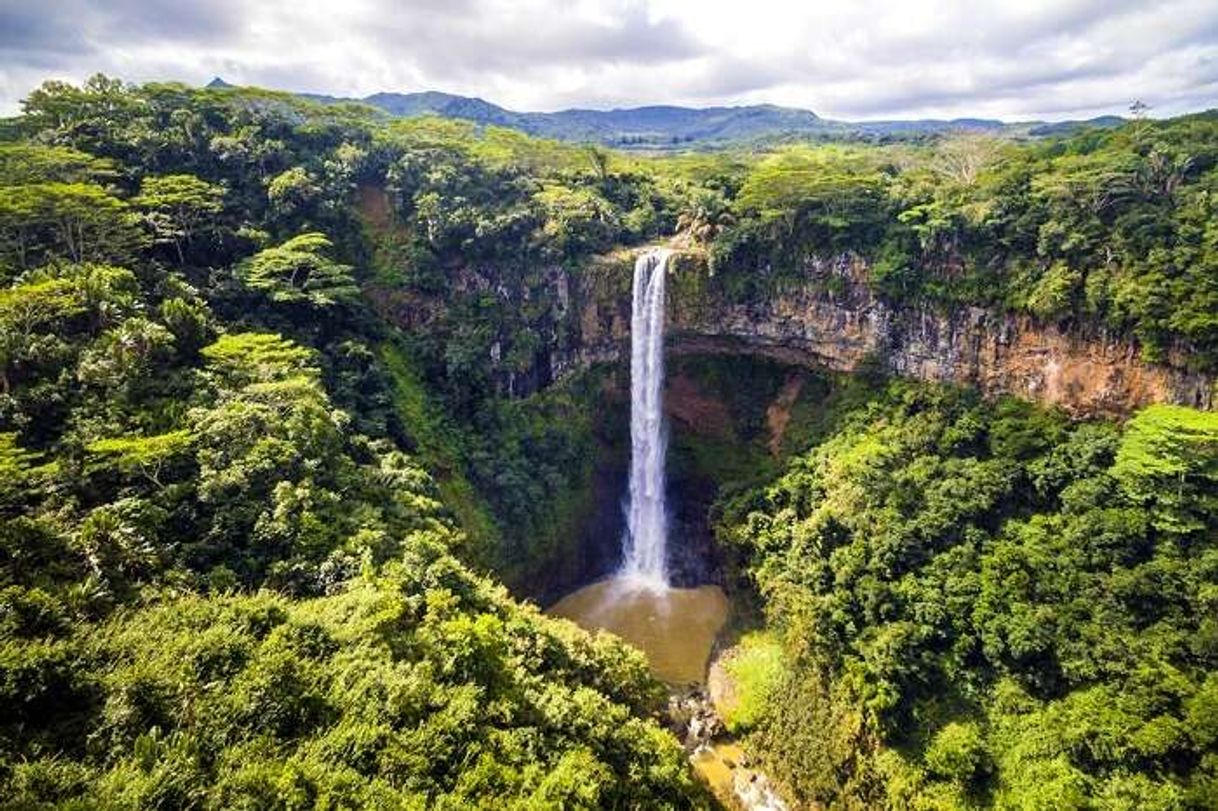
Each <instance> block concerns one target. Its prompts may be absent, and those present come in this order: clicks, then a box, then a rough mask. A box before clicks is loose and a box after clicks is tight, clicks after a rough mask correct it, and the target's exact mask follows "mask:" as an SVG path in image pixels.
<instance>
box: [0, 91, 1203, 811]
mask: <svg viewBox="0 0 1218 811" xmlns="http://www.w3.org/2000/svg"><path fill="white" fill-rule="evenodd" d="M0 123H2V126H0V192H2V193H0V797H3V798H4V799H3V801H2V802H0V804H3V805H6V806H8V805H11V806H12V807H15V808H82V807H90V808H92V807H99V808H153V807H163V808H195V807H205V808H212V807H214V808H262V807H276V806H279V805H286V806H290V807H295V808H331V807H353V808H407V809H416V808H486V807H495V808H498V807H503V808H577V809H578V808H582V809H597V808H682V809H683V808H707V807H713V800H712V799H711V798H710V797H709V796H708V795H707V792H706V789H705V787H704V786H703V785H702V784H701V782H700V781H699V779H698V776H697V775H696V774H695V772H694V771H693V770H692V769H691V767H690V763H689V757H688V756H689V752H688V751H687V746H690V745H691V743H692V742H693V741H691V739H699V736H701V737H702V738H705V737H712V738H713V737H714V736H715V735H719V734H722V735H726V736H730V737H731V738H732V739H734V740H736V741H738V742H739V743H740V744H741V748H740V749H731V750H729V751H727V752H725V753H724V754H723V757H720V758H712V759H711V762H710V763H709V766H710V767H712V768H713V770H714V771H716V772H718V773H720V774H722V773H723V772H724V771H725V770H729V771H730V770H731V769H732V767H730V766H729V765H728V764H727V760H732V761H733V762H734V763H736V765H740V764H739V762H738V761H740V760H742V759H743V758H744V757H747V758H748V760H749V761H750V762H749V766H748V769H749V770H750V771H751V772H752V771H756V770H760V771H761V772H764V773H765V774H766V775H767V776H768V777H769V778H770V779H771V780H772V783H773V786H774V787H775V788H776V790H777V791H778V792H779V793H781V794H782V795H783V797H784V799H785V800H786V801H787V805H788V807H790V808H892V809H899V808H900V809H903V808H925V809H936V811H948V810H949V809H950V811H963V810H965V809H969V810H972V809H988V808H995V809H1004V811H1005V810H1006V809H1020V811H1024V810H1025V809H1026V810H1027V811H1034V810H1038V809H1046V808H1053V809H1057V808H1065V809H1075V810H1076V811H1099V810H1100V809H1103V811H1116V809H1130V808H1138V809H1156V810H1158V809H1162V810H1163V811H1175V809H1187V811H1202V809H1205V810H1208V809H1210V808H1214V807H1218V715H1216V714H1215V712H1214V707H1218V622H1216V621H1215V619H1214V618H1215V616H1216V615H1215V610H1216V607H1218V602H1216V597H1215V595H1216V594H1218V590H1216V589H1218V547H1216V545H1215V539H1218V501H1216V500H1215V495H1214V494H1215V493H1218V414H1216V412H1215V411H1214V409H1213V407H1214V383H1215V374H1216V372H1218V318H1216V317H1215V313H1218V282H1216V280H1218V225H1216V223H1218V217H1216V216H1215V213H1216V212H1215V204H1216V203H1215V201H1218V195H1215V191H1214V190H1215V189H1218V115H1216V114H1214V113H1202V114H1197V115H1189V116H1182V117H1179V118H1176V119H1170V120H1162V121H1159V120H1138V121H1133V122H1129V123H1128V124H1124V125H1121V126H1118V127H1114V128H1111V129H1103V130H1084V131H1080V132H1070V133H1064V134H1058V135H1052V134H1050V135H1047V136H1046V137H1045V138H1044V139H1023V138H1022V136H1020V137H1018V138H1011V139H1006V138H1004V137H991V136H978V135H976V134H975V133H974V134H968V135H960V134H955V133H945V134H936V135H934V136H926V137H924V138H921V137H920V138H919V139H913V140H901V141H898V142H892V141H888V140H885V141H883V142H878V143H873V142H871V141H859V140H849V141H844V142H834V143H822V142H819V141H812V142H804V141H800V140H798V139H797V140H794V141H792V142H790V143H785V142H784V143H776V144H772V145H757V147H756V148H755V149H753V148H750V149H741V150H739V151H722V152H713V153H695V152H690V153H681V152H665V154H658V155H652V154H644V153H631V154H623V153H618V152H611V151H608V150H602V149H601V148H600V147H593V146H586V145H572V144H564V143H559V142H552V141H541V140H537V139H534V138H531V137H529V136H527V135H524V134H522V133H519V132H514V131H510V130H505V129H501V128H496V127H490V126H488V127H484V128H479V127H476V126H474V125H472V124H469V123H468V122H462V121H454V120H450V119H443V118H435V117H424V118H409V119H389V118H388V117H386V116H384V115H381V114H379V113H377V112H376V111H374V110H370V109H367V108H363V107H351V106H347V105H318V104H313V103H310V102H307V101H304V100H301V99H300V98H298V97H295V96H290V95H287V94H277V93H273V92H268V91H261V90H257V89H242V88H226V87H219V88H211V89H195V88H189V87H185V86H181V85H175V84H162V83H153V84H148V85H144V86H135V85H128V84H125V83H123V82H120V81H117V80H111V79H108V78H107V77H104V76H99V77H94V78H93V79H90V80H89V81H88V82H86V83H84V84H83V85H81V86H73V85H70V84H67V83H63V82H48V83H47V84H46V85H44V86H43V87H41V88H39V89H38V90H37V91H35V92H33V93H32V94H31V95H30V98H29V99H28V100H27V102H26V104H25V105H24V107H23V108H22V113H21V114H20V115H18V116H15V117H13V118H11V119H5V120H4V121H3V122H0ZM645 246H659V247H658V248H656V247H645ZM542 606H548V607H549V608H550V611H549V613H547V612H546V611H543V610H542ZM555 614H557V615H561V616H554V615H555ZM564 616H569V617H575V618H576V619H578V620H579V624H582V625H584V626H585V627H590V628H603V627H612V628H617V629H618V630H620V631H621V634H620V635H618V634H612V633H588V632H587V631H586V630H584V629H581V628H580V627H579V625H577V624H576V623H573V622H568V621H566V620H565V619H563V618H562V617H564ZM622 637H626V638H628V639H633V640H634V641H635V642H636V643H637V644H635V645H632V644H629V643H628V642H627V641H624V640H623V638H622ZM640 648H642V649H646V650H648V652H649V653H650V657H647V656H644V654H643V652H641V651H640ZM708 651H710V652H711V655H710V656H709V657H708ZM708 658H709V660H710V664H711V667H710V669H709V673H708ZM704 680H705V681H706V685H705V687H704V686H703V684H702V683H703V682H704ZM674 691H675V692H676V701H675V704H676V706H675V709H674V704H673V702H672V701H670V698H671V697H672V695H673V693H674ZM704 692H705V693H707V694H710V695H711V698H712V699H713V703H714V706H715V710H714V713H711V712H710V711H709V709H708V708H707V705H706V702H705V700H704V695H703V693H704ZM674 718H676V719H677V720H676V721H674V720H673V719H674ZM712 718H717V719H718V720H719V721H721V726H719V725H718V724H717V723H710V719H712ZM695 727H696V728H697V729H696V731H697V732H698V733H699V735H694V734H692V733H693V732H694V731H695V729H694V728H695ZM674 728H675V732H677V733H678V734H674ZM698 742H699V743H705V740H700V741H698ZM706 765H707V764H706V763H704V764H703V766H706ZM733 780H734V778H733ZM755 783H756V781H750V784H751V785H754V786H755ZM758 793H764V792H758ZM737 794H739V792H737Z"/></svg>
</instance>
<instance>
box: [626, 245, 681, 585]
mask: <svg viewBox="0 0 1218 811" xmlns="http://www.w3.org/2000/svg"><path fill="white" fill-rule="evenodd" d="M671 253H672V252H671V251H669V250H667V249H665V248H660V249H657V250H654V251H649V252H648V253H645V254H643V255H642V256H640V257H639V258H638V261H636V262H635V263H634V298H633V301H632V311H631V318H630V489H629V493H628V499H629V500H628V501H627V503H626V535H625V537H624V538H623V540H622V547H623V551H624V559H623V561H622V572H621V573H622V575H624V576H625V577H626V578H628V579H630V580H636V581H640V582H642V583H644V584H647V585H652V586H666V585H667V584H668V578H667V574H666V573H665V564H664V556H665V552H666V545H667V538H668V516H667V514H666V512H665V505H664V462H665V454H666V450H667V436H666V435H665V430H664V428H665V426H664V403H663V389H664V277H665V276H666V275H667V269H668V258H669V256H670V255H671Z"/></svg>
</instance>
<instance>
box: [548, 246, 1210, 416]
mask: <svg viewBox="0 0 1218 811" xmlns="http://www.w3.org/2000/svg"><path fill="white" fill-rule="evenodd" d="M606 272H609V271H608V270H607V269H605V268H601V269H600V273H598V274H590V275H587V276H583V277H581V279H580V283H579V284H578V285H577V287H578V288H579V289H578V290H577V295H575V296H573V298H575V299H576V300H577V305H578V307H579V311H578V339H577V341H575V342H574V344H573V345H572V346H570V347H569V348H568V349H567V350H565V351H559V352H557V353H555V355H554V356H553V358H552V366H553V367H554V370H555V372H556V373H557V374H561V373H562V372H563V371H565V369H566V368H568V367H570V366H571V365H584V364H587V363H593V362H598V361H610V360H619V359H622V358H624V357H625V355H624V346H625V342H626V340H627V338H628V332H629V325H630V301H629V296H630V292H629V269H628V268H624V267H619V268H618V269H617V271H616V272H617V273H618V274H619V275H620V276H622V277H623V278H624V280H625V283H624V284H623V283H620V282H619V283H613V282H612V281H607V280H606V278H605V277H604V276H603V274H604V273H606ZM866 277H867V268H866V266H865V265H864V264H863V263H862V261H861V260H859V259H858V258H856V257H848V256H843V257H838V258H836V259H833V260H815V261H812V262H810V263H809V264H808V266H807V267H806V269H805V274H804V277H803V280H802V281H800V282H799V283H794V284H787V285H785V286H784V287H783V288H782V289H781V290H780V291H778V292H770V293H767V294H765V295H760V296H754V297H749V298H751V299H755V300H749V301H743V300H741V299H743V298H744V297H742V296H733V295H730V294H728V293H727V292H726V291H725V290H723V289H721V288H720V287H717V286H716V284H715V280H714V279H709V280H708V279H707V278H706V275H705V271H704V270H703V269H701V268H689V267H683V266H682V262H680V261H678V262H677V263H676V267H675V269H674V271H673V276H672V278H671V281H670V288H669V289H670V292H669V295H668V316H669V336H670V337H669V347H670V352H674V353H748V354H753V355H760V356H764V357H769V358H773V359H775V360H779V361H782V362H785V363H790V364H794V365H800V366H810V367H818V368H827V369H830V370H834V371H840V372H851V371H855V370H857V369H858V368H859V367H860V364H863V363H874V364H878V365H879V366H880V367H881V368H883V369H885V370H887V371H888V372H890V373H893V374H896V375H902V376H907V377H912V378H918V379H922V380H928V381H939V382H953V383H960V384H965V385H970V386H975V387H977V388H978V389H979V390H980V391H981V392H982V393H983V394H985V395H986V396H996V395H1000V394H1011V395H1015V396H1018V397H1021V398H1024V399H1029V400H1035V401H1039V402H1041V403H1045V404H1054V405H1060V406H1062V407H1063V408H1065V409H1066V410H1068V411H1069V412H1071V413H1073V414H1076V415H1080V416H1083V415H1092V414H1108V415H1123V414H1127V413H1128V412H1130V411H1132V410H1134V409H1136V408H1138V407H1140V406H1143V405H1146V404H1148V403H1154V402H1171V403H1181V404H1185V405H1191V406H1195V407H1200V408H1211V407H1212V406H1213V402H1212V400H1213V389H1214V379H1213V378H1212V377H1211V376H1208V375H1201V374H1196V373H1191V372H1188V371H1186V370H1185V369H1184V368H1183V360H1184V359H1183V358H1181V357H1172V358H1169V360H1168V362H1166V363H1162V364H1149V363H1146V362H1144V361H1142V360H1141V359H1140V357H1139V352H1138V348H1137V347H1136V346H1135V345H1134V344H1132V343H1130V342H1129V341H1125V340H1115V339H1111V338H1107V337H1105V336H1103V335H1086V334H1083V333H1081V332H1077V331H1067V330H1063V329H1060V328H1058V327H1056V326H1052V325H1043V324H1037V323H1034V322H1033V321H1032V320H1031V319H1029V318H1027V317H1023V316H1013V315H996V314H994V313H992V312H989V311H987V310H982V309H977V308H968V309H963V310H960V311H957V312H953V313H950V314H948V313H941V312H936V311H933V310H930V309H923V308H895V307H892V306H890V305H888V304H887V303H885V302H884V301H882V300H880V299H879V298H877V297H876V296H875V295H874V294H873V293H872V292H871V290H870V289H869V287H868V285H867V284H866Z"/></svg>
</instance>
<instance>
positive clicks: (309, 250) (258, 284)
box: [238, 233, 359, 309]
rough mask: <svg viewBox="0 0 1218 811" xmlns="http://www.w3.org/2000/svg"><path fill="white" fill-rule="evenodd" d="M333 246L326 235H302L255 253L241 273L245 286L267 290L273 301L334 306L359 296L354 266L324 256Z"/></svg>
mask: <svg viewBox="0 0 1218 811" xmlns="http://www.w3.org/2000/svg"><path fill="white" fill-rule="evenodd" d="M333 246H334V244H333V243H332V242H330V240H329V239H328V238H327V237H326V236H325V235H323V234H317V233H310V234H301V235H300V236H296V237H293V238H292V239H289V240H288V241H287V242H285V243H283V244H282V245H279V246H278V247H275V248H267V249H265V250H262V251H259V252H258V253H256V254H254V256H253V257H251V258H250V259H248V260H247V261H246V262H244V263H243V264H242V265H241V267H240V268H239V269H238V273H239V274H240V276H241V279H242V281H244V282H245V284H246V285H248V286H249V287H250V288H251V289H254V290H260V291H262V292H264V293H266V294H267V296H268V297H269V298H270V299H271V301H274V302H277V303H281V304H307V305H308V306H310V307H314V308H318V309H320V308H325V307H332V306H334V305H335V304H341V303H345V302H349V301H350V300H351V299H353V298H354V297H356V296H357V295H359V288H358V287H356V285H355V279H354V278H353V277H352V275H351V267H350V266H349V265H343V264H339V263H338V262H335V261H333V260H331V259H328V258H327V257H326V256H325V254H326V253H327V252H328V251H329V250H330V249H331V248H333Z"/></svg>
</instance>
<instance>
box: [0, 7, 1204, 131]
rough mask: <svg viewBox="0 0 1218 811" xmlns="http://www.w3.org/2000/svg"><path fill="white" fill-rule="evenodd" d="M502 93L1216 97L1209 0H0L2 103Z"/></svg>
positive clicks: (1006, 113)
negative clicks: (116, 95) (122, 89)
mask: <svg viewBox="0 0 1218 811" xmlns="http://www.w3.org/2000/svg"><path fill="white" fill-rule="evenodd" d="M97 71H103V72H105V73H108V74H111V75H116V76H120V77H122V78H124V79H127V80H131V81H147V80H153V79H158V80H163V79H177V80H181V81H186V82H191V83H202V82H205V81H207V80H208V79H210V78H211V77H212V76H213V75H216V74H219V75H221V76H223V77H224V78H225V79H227V80H229V81H233V82H238V83H248V84H260V85H265V86H270V87H277V88H282V89H288V90H309V91H314V92H322V93H330V94H334V95H353V96H360V95H365V94H368V93H373V92H377V91H383V90H390V91H402V92H407V91H413V90H424V89H429V90H430V89H438V90H446V91H449V92H454V93H462V94H467V95H477V96H481V97H483V98H486V99H488V100H491V101H494V102H496V103H499V104H502V105H504V106H507V107H511V108H514V109H527V110H547V109H557V108H560V107H566V106H573V105H578V106H591V107H606V106H633V105H640V104H691V105H707V104H730V103H754V102H763V101H764V102H774V103H779V104H788V105H792V106H799V107H806V108H809V109H812V110H815V111H816V112H817V113H819V114H821V115H825V116H829V117H837V118H892V117H922V116H939V117H949V116H962V115H984V116H997V117H1003V118H1008V119H1026V118H1064V117H1073V116H1085V115H1095V114H1100V113H1114V112H1115V113H1119V112H1122V111H1123V110H1124V109H1125V107H1126V105H1127V104H1128V103H1129V102H1130V101H1131V100H1133V99H1134V98H1141V99H1143V100H1145V101H1147V102H1148V103H1150V104H1151V105H1152V106H1153V107H1154V110H1155V112H1156V113H1158V114H1172V113H1178V112H1184V111H1188V110H1195V109H1201V108H1204V107H1209V106H1213V105H1214V104H1215V103H1216V99H1218V4H1215V3H1213V2H1212V0H1165V2H1135V1H1134V0H1003V1H1002V2H989V3H984V2H977V0H903V1H901V2H880V0H858V2H853V3H817V2H815V0H811V2H803V3H795V2H792V0H748V1H747V2H731V3H719V2H712V1H711V0H650V2H648V1H647V0H600V1H599V2H596V1H594V0H414V1H413V2H405V3H402V2H394V0H345V2H342V3H334V2H331V0H261V2H257V3H245V2H240V0H210V1H209V0H108V2H106V3H96V2H90V0H56V1H54V2H50V3H48V2H46V0H0V109H3V111H4V112H15V111H16V109H17V104H18V100H19V99H20V98H21V97H22V96H24V95H25V94H26V93H27V92H28V91H29V90H30V89H32V88H33V87H34V86H36V85H37V84H38V83H39V82H41V81H42V80H44V79H47V78H61V79H69V80H76V81H79V80H81V79H83V78H85V77H86V76H88V75H89V74H91V73H94V72H97Z"/></svg>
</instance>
